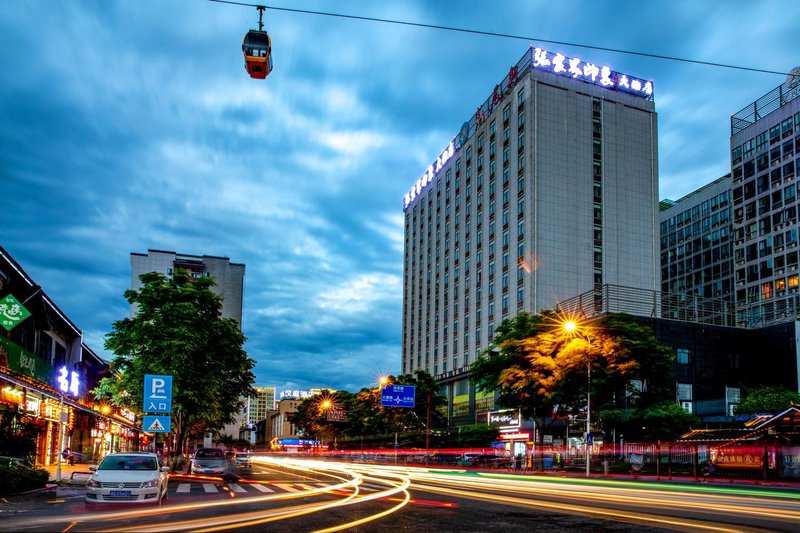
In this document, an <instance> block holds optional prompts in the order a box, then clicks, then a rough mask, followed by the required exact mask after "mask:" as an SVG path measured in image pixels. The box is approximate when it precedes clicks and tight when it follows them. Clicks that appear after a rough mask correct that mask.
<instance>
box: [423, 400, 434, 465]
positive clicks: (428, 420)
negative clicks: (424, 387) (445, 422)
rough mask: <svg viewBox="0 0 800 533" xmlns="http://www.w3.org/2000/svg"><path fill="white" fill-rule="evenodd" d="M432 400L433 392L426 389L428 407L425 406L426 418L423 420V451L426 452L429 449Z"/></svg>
mask: <svg viewBox="0 0 800 533" xmlns="http://www.w3.org/2000/svg"><path fill="white" fill-rule="evenodd" d="M432 398H433V391H431V389H430V388H429V389H428V405H427V413H426V414H427V416H426V419H425V451H426V452H427V451H428V449H430V447H431V399H432Z"/></svg>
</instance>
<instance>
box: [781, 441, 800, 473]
mask: <svg viewBox="0 0 800 533" xmlns="http://www.w3.org/2000/svg"><path fill="white" fill-rule="evenodd" d="M783 477H794V478H800V446H784V448H783Z"/></svg>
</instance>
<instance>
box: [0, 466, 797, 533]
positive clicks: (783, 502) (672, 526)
mask: <svg viewBox="0 0 800 533" xmlns="http://www.w3.org/2000/svg"><path fill="white" fill-rule="evenodd" d="M269 461H272V460H270V459H266V458H259V462H258V463H255V464H254V466H253V469H252V470H250V471H243V472H240V473H239V479H228V480H225V481H223V480H220V479H212V478H200V477H197V476H185V475H174V476H171V478H170V484H169V491H168V498H167V502H166V503H165V504H164V505H162V506H160V507H158V506H150V507H135V508H133V507H130V506H124V505H120V506H113V507H106V506H98V507H100V509H98V510H95V511H89V512H87V511H86V510H85V506H84V502H83V491H84V489H83V488H82V487H79V486H70V487H64V488H60V489H59V491H58V493H57V494H49V495H48V494H40V495H37V496H29V497H26V498H20V497H17V498H12V499H9V500H8V501H6V502H0V530H2V531H66V530H69V531H154V530H155V531H162V530H163V531H166V530H169V531H178V530H193V531H222V530H229V529H234V528H235V529H237V530H239V531H265V530H269V531H275V532H283V531H285V532H292V533H297V532H298V531H341V530H348V531H361V532H373V531H374V532H378V531H380V532H382V533H383V532H387V531H388V532H390V533H405V532H407V533H420V532H426V531H436V532H441V533H446V532H451V531H452V532H458V533H469V532H484V531H503V532H515V531H520V532H521V531H531V530H535V531H536V530H541V531H556V532H558V531H578V530H584V531H592V532H594V531H601V532H602V531H661V530H670V531H674V530H679V531H798V526H797V524H800V494H798V493H797V492H786V491H775V490H765V489H763V488H757V487H737V488H731V487H721V486H711V485H699V484H694V485H681V484H664V483H660V484H656V483H648V482H640V481H609V480H604V479H592V480H586V479H582V478H553V477H544V476H531V475H515V474H512V473H498V472H494V473H489V472H464V471H460V470H435V469H427V468H393V467H390V466H379V465H348V464H342V463H316V462H309V461H304V460H291V458H290V459H289V460H284V461H283V462H282V463H280V464H276V463H274V462H269Z"/></svg>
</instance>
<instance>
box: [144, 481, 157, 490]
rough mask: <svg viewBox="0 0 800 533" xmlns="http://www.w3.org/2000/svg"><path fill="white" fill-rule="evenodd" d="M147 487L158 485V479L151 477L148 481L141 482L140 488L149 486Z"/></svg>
mask: <svg viewBox="0 0 800 533" xmlns="http://www.w3.org/2000/svg"><path fill="white" fill-rule="evenodd" d="M149 487H158V480H157V479H151V480H150V481H144V482H142V488H143V489H146V488H149Z"/></svg>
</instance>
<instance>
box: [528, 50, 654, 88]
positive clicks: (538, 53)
mask: <svg viewBox="0 0 800 533" xmlns="http://www.w3.org/2000/svg"><path fill="white" fill-rule="evenodd" d="M532 64H533V68H535V69H537V70H544V71H547V72H552V73H553V74H558V75H560V76H565V77H567V78H573V79H577V80H580V81H583V82H586V83H592V84H594V85H599V86H600V87H605V88H606V89H613V90H617V91H623V92H626V93H631V94H635V95H636V96H641V97H642V98H650V97H652V96H653V82H652V81H647V80H642V79H639V78H634V77H633V76H628V75H627V74H622V73H620V72H616V71H613V70H611V67H609V66H608V65H598V64H595V63H589V62H585V61H582V60H581V59H580V58H577V57H567V56H565V55H563V54H561V53H560V52H555V53H553V52H549V51H547V50H545V49H544V48H534V49H533V62H532Z"/></svg>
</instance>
